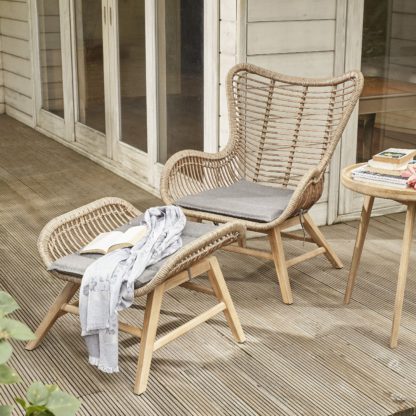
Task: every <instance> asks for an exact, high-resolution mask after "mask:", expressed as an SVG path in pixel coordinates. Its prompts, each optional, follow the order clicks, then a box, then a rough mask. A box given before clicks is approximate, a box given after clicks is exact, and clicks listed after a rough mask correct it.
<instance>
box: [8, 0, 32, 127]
mask: <svg viewBox="0 0 416 416" xmlns="http://www.w3.org/2000/svg"><path fill="white" fill-rule="evenodd" d="M28 17H29V8H28V3H27V1H22V0H19V1H18V0H0V31H1V56H2V57H1V58H2V67H3V81H2V82H1V81H0V85H3V90H4V104H5V112H6V113H7V114H9V115H11V116H12V117H15V118H17V119H18V120H20V121H22V122H24V123H26V124H29V125H31V124H32V113H33V103H32V95H33V84H32V79H31V61H30V45H29V22H28ZM0 102H1V94H0Z"/></svg>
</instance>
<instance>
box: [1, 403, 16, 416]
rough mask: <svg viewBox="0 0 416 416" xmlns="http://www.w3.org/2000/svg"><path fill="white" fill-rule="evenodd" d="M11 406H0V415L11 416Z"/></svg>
mask: <svg viewBox="0 0 416 416" xmlns="http://www.w3.org/2000/svg"><path fill="white" fill-rule="evenodd" d="M12 411H13V406H3V405H1V406H0V416H11V414H12Z"/></svg>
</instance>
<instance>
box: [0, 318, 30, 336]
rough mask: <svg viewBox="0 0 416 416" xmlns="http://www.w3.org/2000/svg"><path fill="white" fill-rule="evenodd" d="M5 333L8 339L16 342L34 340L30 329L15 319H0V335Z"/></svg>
mask: <svg viewBox="0 0 416 416" xmlns="http://www.w3.org/2000/svg"><path fill="white" fill-rule="evenodd" d="M1 332H3V333H6V334H7V335H8V336H9V337H11V338H14V339H17V340H18V341H29V340H31V339H35V335H34V334H33V332H32V331H31V330H30V328H29V327H28V326H27V325H26V324H24V323H22V322H19V321H16V320H15V319H9V318H2V319H0V333H1Z"/></svg>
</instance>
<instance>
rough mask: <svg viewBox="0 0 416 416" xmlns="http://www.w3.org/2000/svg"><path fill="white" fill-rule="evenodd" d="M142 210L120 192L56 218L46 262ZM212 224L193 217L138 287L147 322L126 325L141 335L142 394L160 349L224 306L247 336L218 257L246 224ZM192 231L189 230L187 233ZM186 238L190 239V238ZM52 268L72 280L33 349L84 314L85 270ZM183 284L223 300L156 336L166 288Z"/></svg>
mask: <svg viewBox="0 0 416 416" xmlns="http://www.w3.org/2000/svg"><path fill="white" fill-rule="evenodd" d="M140 214H141V213H140V211H138V210H137V209H136V208H135V207H133V206H132V205H131V204H130V203H128V202H126V201H124V200H122V199H119V198H103V199H100V200H97V201H95V202H93V203H91V204H88V205H85V206H83V207H81V208H78V209H76V210H74V211H71V212H68V213H67V214H64V215H61V216H59V217H57V218H55V219H53V220H51V221H50V222H49V223H48V224H47V225H46V226H45V227H44V229H43V230H42V232H41V234H40V236H39V240H38V249H39V253H40V255H41V257H42V260H43V262H44V263H45V265H46V266H47V267H48V269H50V267H51V265H53V264H54V263H57V260H58V259H61V258H63V257H65V256H69V255H73V253H76V252H77V251H78V250H79V249H80V248H81V247H83V246H85V245H86V244H87V243H88V242H90V241H91V240H92V239H93V238H94V237H95V236H97V235H98V234H99V233H102V232H106V231H111V230H114V229H115V228H118V227H120V226H122V225H123V224H126V223H128V222H131V221H132V220H134V219H135V218H136V219H137V217H138V216H139V215H140ZM187 227H188V228H187ZM204 227H205V228H204ZM207 227H208V225H207V224H198V223H190V222H188V224H187V226H186V227H185V230H184V233H183V235H184V236H183V240H184V245H183V247H182V248H181V249H180V250H178V251H177V252H176V253H175V254H173V255H172V256H170V257H167V258H166V259H165V261H163V264H162V265H161V266H160V267H159V268H158V270H155V271H154V272H155V273H154V277H153V278H152V279H151V280H150V281H149V282H148V283H146V284H145V285H144V286H141V287H136V290H135V296H136V297H139V296H144V295H146V296H147V300H146V308H145V314H144V322H143V328H138V327H135V326H133V325H130V324H128V323H122V322H120V325H119V328H120V330H121V331H124V332H127V333H129V334H132V335H135V336H137V337H139V338H140V351H139V359H138V365H137V372H136V380H135V384H134V392H135V393H136V394H141V393H143V392H144V391H145V390H146V386H147V381H148V377H149V370H150V364H151V361H152V356H153V352H154V351H156V350H158V349H159V348H161V347H163V346H164V345H166V344H167V343H168V342H170V341H173V340H174V339H176V338H177V337H179V336H180V335H183V334H185V333H186V332H188V331H189V330H190V329H193V328H194V327H196V326H197V325H199V324H201V323H203V322H205V321H207V320H208V319H210V318H212V317H213V316H215V315H217V314H218V313H220V312H224V315H225V318H226V320H227V322H228V325H229V326H230V328H231V332H232V334H233V336H234V338H235V339H236V341H237V342H244V340H245V336H244V333H243V330H242V328H241V324H240V321H239V319H238V316H237V314H236V311H235V308H234V305H233V302H232V300H231V297H230V294H229V292H228V289H227V286H226V283H225V281H224V277H223V275H222V272H221V269H220V266H219V264H218V261H217V259H216V258H215V257H214V256H212V254H213V253H214V252H215V251H216V250H218V249H219V248H220V247H223V246H224V245H227V244H231V243H233V242H236V241H237V240H239V239H241V238H242V236H243V235H244V227H243V226H242V225H241V224H238V223H229V224H226V225H224V226H220V227H215V226H209V227H210V228H207ZM187 230H188V231H187ZM186 232H187V233H188V234H187V235H185V234H186ZM185 241H188V242H187V243H185ZM50 273H51V274H52V275H53V276H54V277H56V278H58V279H61V280H63V281H65V282H66V285H65V287H64V288H63V290H62V292H61V293H60V294H59V295H58V297H57V298H56V300H55V302H54V303H53V304H52V306H51V307H50V309H49V311H48V312H47V314H46V316H45V317H44V319H43V321H42V322H41V323H40V325H39V327H38V329H37V330H36V333H35V335H36V339H35V340H34V341H31V342H29V343H28V344H27V345H26V349H27V350H33V349H35V348H36V347H37V346H38V345H39V344H40V343H41V342H42V340H43V338H44V337H45V335H46V334H47V333H48V331H49V330H50V328H51V327H52V325H53V324H54V323H55V321H56V320H57V319H58V318H60V317H61V316H63V315H65V314H66V313H73V314H78V303H77V302H73V303H70V301H71V299H72V298H73V296H74V295H75V294H76V292H77V290H78V289H79V287H80V284H81V276H82V275H79V274H77V273H76V272H74V273H69V272H65V273H63V272H62V271H59V270H51V271H50ZM203 273H208V278H209V279H208V280H209V282H210V284H211V287H212V288H209V287H207V286H204V285H200V284H197V283H194V282H190V280H191V279H193V278H195V277H197V276H199V275H201V274H203ZM177 286H182V287H185V288H186V289H190V290H194V291H197V292H202V293H205V294H209V295H213V296H215V297H216V298H217V300H218V303H217V304H216V305H215V306H214V307H212V308H211V309H209V310H207V311H206V312H203V313H201V314H200V315H198V316H196V317H195V318H193V319H192V320H190V321H188V322H186V323H185V324H183V325H181V326H179V327H178V328H176V329H174V330H172V331H171V332H169V333H167V334H165V335H163V336H161V337H159V338H158V339H156V332H157V327H158V321H159V314H160V308H161V304H162V298H163V295H164V293H165V292H166V291H168V290H170V289H173V288H175V287H177Z"/></svg>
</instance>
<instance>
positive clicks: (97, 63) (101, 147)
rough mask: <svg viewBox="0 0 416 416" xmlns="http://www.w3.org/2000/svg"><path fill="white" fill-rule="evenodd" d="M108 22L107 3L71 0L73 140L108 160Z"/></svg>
mask: <svg viewBox="0 0 416 416" xmlns="http://www.w3.org/2000/svg"><path fill="white" fill-rule="evenodd" d="M108 20H109V16H108V6H107V1H106V0H74V1H73V3H72V23H73V30H72V45H73V48H72V56H73V77H74V82H73V90H74V113H75V128H74V131H75V141H76V142H77V143H78V144H80V145H81V146H83V147H85V149H86V150H87V151H88V152H90V153H93V154H94V155H96V154H99V155H102V156H107V157H111V151H110V146H109V143H108V142H109V140H108V139H107V138H108V137H110V136H109V133H110V129H111V125H110V123H109V120H108V117H107V114H108V113H107V111H106V109H107V110H109V109H110V95H109V91H108V88H107V84H108V72H109V71H108V65H109V64H110V62H109V58H110V57H109V53H108V29H107V27H108V24H109V22H108Z"/></svg>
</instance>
